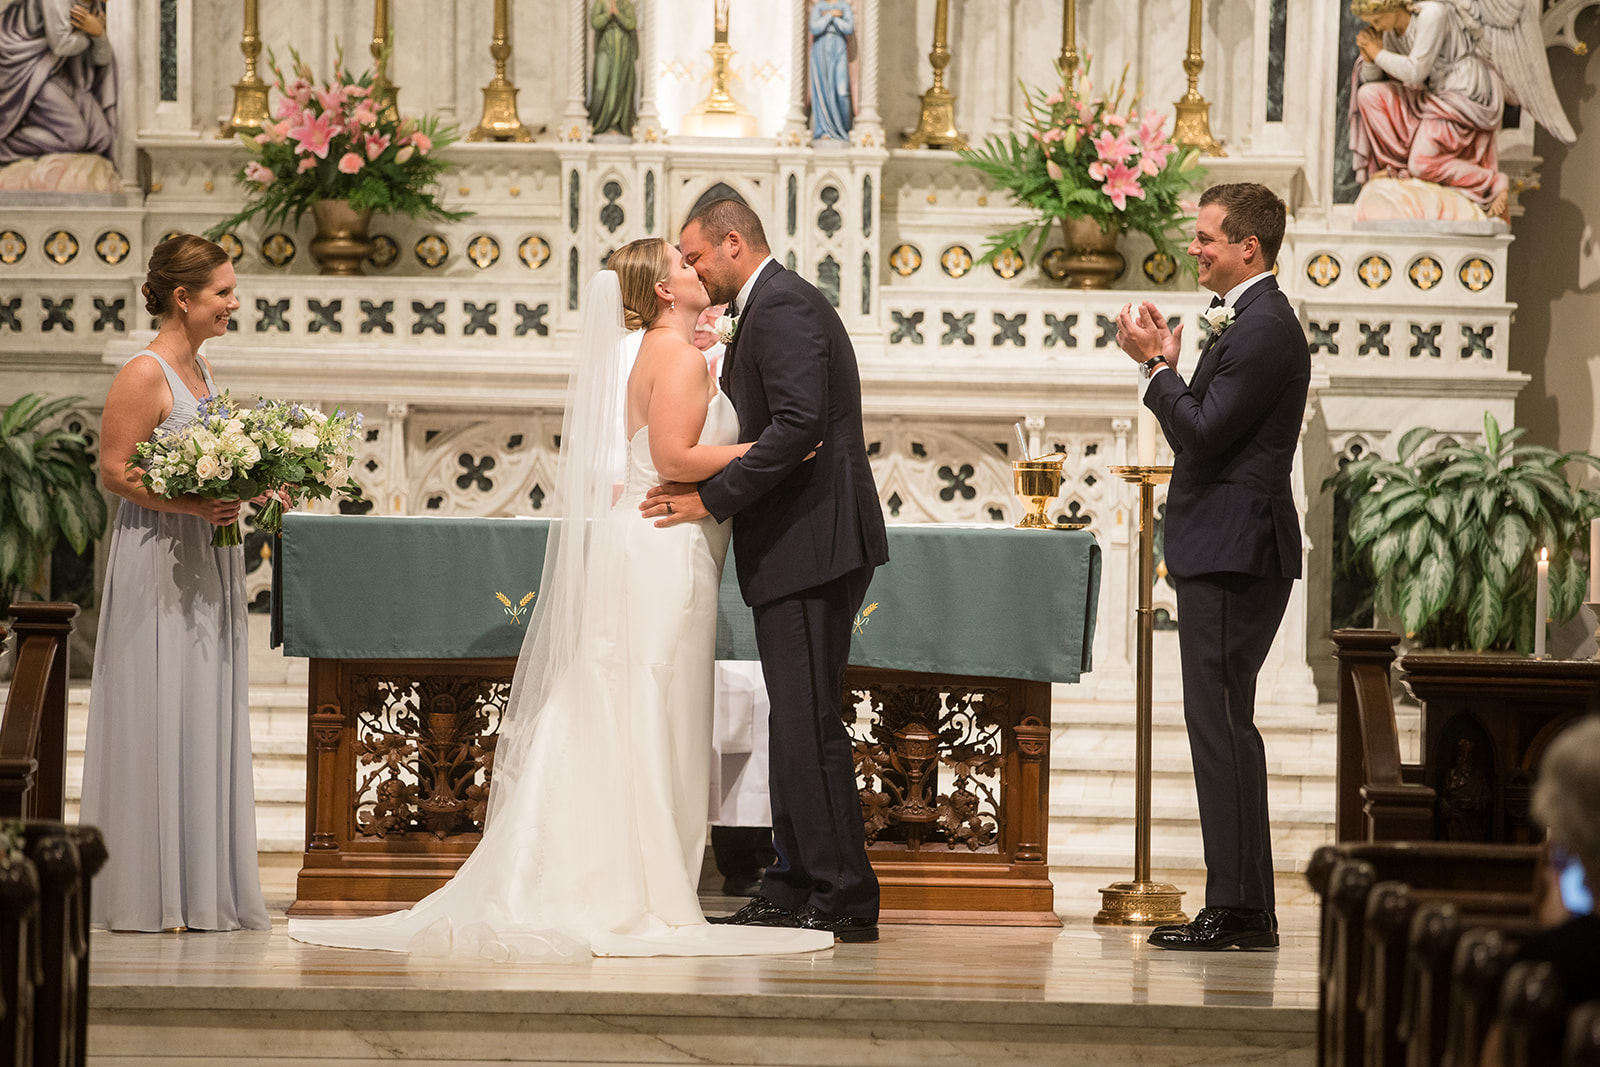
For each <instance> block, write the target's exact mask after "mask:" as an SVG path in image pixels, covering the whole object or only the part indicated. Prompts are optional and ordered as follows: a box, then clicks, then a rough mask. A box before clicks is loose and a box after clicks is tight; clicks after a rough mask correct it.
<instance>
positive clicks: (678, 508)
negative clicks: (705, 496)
mask: <svg viewBox="0 0 1600 1067" xmlns="http://www.w3.org/2000/svg"><path fill="white" fill-rule="evenodd" d="M639 513H640V514H642V515H643V516H644V517H645V518H647V519H654V520H655V521H656V525H657V526H676V525H677V524H678V523H680V522H694V521H695V520H696V519H703V518H705V517H706V516H707V515H709V514H710V512H708V511H706V506H705V505H704V504H702V503H701V502H700V487H699V486H697V485H693V484H691V483H687V482H662V483H661V484H660V485H658V486H656V487H655V488H654V489H651V490H650V491H649V492H648V493H646V494H645V495H644V499H643V500H642V501H640V502H639Z"/></svg>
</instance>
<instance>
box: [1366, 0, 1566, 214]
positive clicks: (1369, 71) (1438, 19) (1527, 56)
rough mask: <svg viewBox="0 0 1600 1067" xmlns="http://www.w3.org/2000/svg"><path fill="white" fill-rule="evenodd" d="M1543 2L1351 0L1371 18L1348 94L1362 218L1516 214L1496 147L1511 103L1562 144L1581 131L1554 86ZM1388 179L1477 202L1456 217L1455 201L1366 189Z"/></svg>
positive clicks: (1373, 187)
mask: <svg viewBox="0 0 1600 1067" xmlns="http://www.w3.org/2000/svg"><path fill="white" fill-rule="evenodd" d="M1539 4H1540V0H1352V3H1351V4H1350V11H1351V13H1352V14H1354V15H1355V16H1356V17H1358V18H1360V19H1361V20H1362V21H1364V22H1365V23H1366V24H1367V26H1366V28H1365V29H1363V30H1362V31H1361V33H1360V34H1359V35H1358V36H1357V38H1356V47H1357V48H1359V49H1360V51H1361V62H1360V63H1359V64H1357V67H1356V71H1355V74H1354V80H1355V84H1354V85H1353V86H1352V89H1353V91H1352V93H1351V96H1350V148H1351V151H1352V153H1353V154H1354V156H1355V170H1356V179H1357V180H1358V181H1360V182H1362V183H1363V185H1366V188H1364V189H1363V190H1362V194H1361V199H1360V200H1358V201H1357V207H1356V215H1357V218H1358V219H1359V218H1363V217H1366V218H1373V217H1391V218H1392V217H1425V218H1462V217H1475V218H1483V217H1485V216H1488V217H1494V218H1499V219H1500V220H1501V221H1503V222H1505V221H1509V211H1508V203H1509V199H1510V195H1509V191H1510V184H1511V183H1510V180H1509V179H1508V178H1507V177H1506V175H1505V174H1504V173H1502V172H1501V170H1500V161H1499V154H1498V151H1497V149H1496V145H1495V138H1496V135H1497V134H1498V132H1499V130H1500V125H1501V118H1502V115H1503V113H1504V110H1505V105H1506V104H1507V103H1512V104H1520V105H1521V106H1522V107H1524V108H1526V109H1527V110H1528V113H1529V114H1530V115H1532V116H1533V118H1534V120H1535V121H1536V122H1538V123H1539V125H1541V126H1543V127H1544V128H1545V129H1547V130H1549V131H1550V132H1551V133H1552V134H1554V135H1555V137H1556V138H1557V139H1558V140H1560V141H1562V142H1563V143H1565V144H1571V143H1572V142H1573V141H1574V140H1575V139H1576V136H1577V135H1576V134H1575V133H1573V130H1572V125H1571V124H1570V123H1569V122H1568V121H1567V116H1566V113H1565V112H1564V111H1562V108H1561V101H1560V100H1558V99H1557V98H1556V91H1555V86H1554V84H1552V83H1551V81H1550V64H1549V61H1548V60H1547V59H1546V58H1545V52H1544V34H1543V32H1542V30H1541V29H1540V26H1539ZM1385 178H1391V179H1398V180H1399V181H1400V183H1402V184H1403V185H1407V186H1413V185H1416V183H1417V182H1419V181H1420V182H1432V183H1434V184H1435V185H1438V186H1444V187H1445V188H1446V189H1449V190H1454V191H1455V192H1456V193H1459V194H1460V195H1461V196H1462V197H1465V198H1466V199H1467V200H1468V201H1470V202H1471V204H1472V205H1475V209H1474V208H1472V207H1467V205H1462V206H1463V207H1465V208H1466V210H1467V211H1468V212H1469V214H1467V215H1465V216H1463V215H1461V214H1451V213H1450V210H1451V209H1450V207H1449V202H1450V200H1451V199H1452V198H1451V197H1448V196H1428V195H1427V193H1423V194H1422V195H1420V196H1419V195H1408V193H1406V192H1402V191H1399V190H1396V189H1395V188H1393V187H1388V188H1384V189H1383V190H1382V191H1381V192H1380V191H1379V189H1378V187H1377V186H1376V185H1373V184H1368V183H1369V182H1372V181H1374V180H1375V179H1385ZM1385 185H1387V183H1385ZM1429 191H1430V192H1433V193H1437V192H1438V191H1437V190H1429ZM1369 193H1370V194H1374V195H1373V196H1372V197H1369V195H1368V194H1369ZM1374 199H1377V200H1385V201H1388V202H1387V203H1384V204H1382V206H1379V205H1377V204H1373V203H1371V202H1370V201H1371V200H1374ZM1424 203H1426V204H1427V205H1428V206H1422V205H1423V204H1424ZM1457 203H1459V201H1457ZM1364 209H1365V213H1364ZM1480 211H1481V214H1480Z"/></svg>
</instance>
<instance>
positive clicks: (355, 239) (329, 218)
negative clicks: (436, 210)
mask: <svg viewBox="0 0 1600 1067" xmlns="http://www.w3.org/2000/svg"><path fill="white" fill-rule="evenodd" d="M311 213H312V214H313V215H315V216H316V219H317V235H316V236H315V237H313V238H312V239H311V258H312V259H314V260H316V261H317V266H319V267H321V268H322V273H323V274H346V275H350V274H364V273H365V272H364V271H363V270H362V269H361V264H362V263H363V262H365V261H366V258H367V257H368V256H370V255H372V239H371V238H369V237H368V236H367V223H368V222H370V221H371V219H372V212H371V211H356V210H355V209H353V208H351V206H350V204H349V202H348V201H345V200H318V201H317V202H316V203H314V204H312V205H311ZM1118 258H1119V259H1120V258H1121V257H1120V256H1119V257H1118Z"/></svg>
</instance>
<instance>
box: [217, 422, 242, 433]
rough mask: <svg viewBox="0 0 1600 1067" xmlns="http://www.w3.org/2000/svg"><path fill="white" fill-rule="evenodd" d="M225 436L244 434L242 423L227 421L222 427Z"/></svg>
mask: <svg viewBox="0 0 1600 1067" xmlns="http://www.w3.org/2000/svg"><path fill="white" fill-rule="evenodd" d="M222 432H223V433H226V434H232V435H238V434H242V433H244V422H243V421H241V420H239V419H229V420H228V421H227V422H226V423H225V424H224V425H223V427H222Z"/></svg>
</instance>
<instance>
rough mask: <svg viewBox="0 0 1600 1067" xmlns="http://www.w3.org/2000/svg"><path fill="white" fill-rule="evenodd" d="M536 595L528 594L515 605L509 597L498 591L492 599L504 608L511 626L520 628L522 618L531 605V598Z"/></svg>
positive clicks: (536, 594)
mask: <svg viewBox="0 0 1600 1067" xmlns="http://www.w3.org/2000/svg"><path fill="white" fill-rule="evenodd" d="M538 595H539V594H538V593H529V594H528V595H527V596H525V597H523V598H522V599H521V600H519V601H517V602H516V603H515V604H513V603H512V602H511V598H510V597H508V596H506V595H505V594H504V593H501V592H498V591H497V592H496V593H495V594H494V598H495V599H496V600H498V601H500V603H501V604H503V605H504V606H505V609H506V614H507V615H508V616H510V617H511V625H513V626H521V625H522V617H523V616H524V615H526V614H527V613H528V605H529V604H531V603H533V598H534V597H536V596H538Z"/></svg>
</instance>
